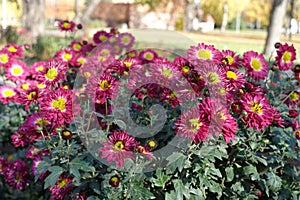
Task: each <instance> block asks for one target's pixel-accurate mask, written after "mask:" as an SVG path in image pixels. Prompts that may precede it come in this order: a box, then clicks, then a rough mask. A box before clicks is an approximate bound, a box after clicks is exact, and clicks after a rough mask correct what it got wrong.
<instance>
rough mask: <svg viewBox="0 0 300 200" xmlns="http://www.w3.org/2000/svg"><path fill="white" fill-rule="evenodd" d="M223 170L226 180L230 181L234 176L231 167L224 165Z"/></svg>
mask: <svg viewBox="0 0 300 200" xmlns="http://www.w3.org/2000/svg"><path fill="white" fill-rule="evenodd" d="M225 172H226V180H227V181H228V182H231V181H232V180H233V178H234V173H233V167H226V169H225Z"/></svg>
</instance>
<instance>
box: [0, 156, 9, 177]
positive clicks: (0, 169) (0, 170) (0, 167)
mask: <svg viewBox="0 0 300 200" xmlns="http://www.w3.org/2000/svg"><path fill="white" fill-rule="evenodd" d="M7 166H8V161H7V160H6V159H4V158H2V157H0V175H1V174H2V175H3V174H4V173H5V172H6V170H7Z"/></svg>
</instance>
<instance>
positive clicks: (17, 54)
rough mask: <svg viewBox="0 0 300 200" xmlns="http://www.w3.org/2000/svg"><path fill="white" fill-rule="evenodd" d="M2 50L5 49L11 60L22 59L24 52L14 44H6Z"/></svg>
mask: <svg viewBox="0 0 300 200" xmlns="http://www.w3.org/2000/svg"><path fill="white" fill-rule="evenodd" d="M4 49H6V50H7V51H8V52H9V54H10V56H11V57H12V58H23V57H24V50H23V48H22V47H21V46H19V45H17V44H14V43H10V44H7V45H6V46H5V47H4Z"/></svg>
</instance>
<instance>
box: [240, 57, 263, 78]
mask: <svg viewBox="0 0 300 200" xmlns="http://www.w3.org/2000/svg"><path fill="white" fill-rule="evenodd" d="M243 61H244V62H243V64H244V66H245V67H246V74H247V75H248V76H249V77H250V78H253V79H255V80H258V81H259V80H263V79H265V78H266V76H267V74H268V63H267V62H266V60H265V58H264V56H263V54H258V53H257V52H254V51H247V52H246V53H244V55H243Z"/></svg>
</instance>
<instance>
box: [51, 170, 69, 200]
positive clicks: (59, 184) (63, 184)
mask: <svg viewBox="0 0 300 200" xmlns="http://www.w3.org/2000/svg"><path fill="white" fill-rule="evenodd" d="M72 182H73V181H72V178H71V177H68V176H67V174H66V173H63V174H62V175H60V177H59V178H58V179H57V181H56V183H55V185H54V186H53V188H52V189H50V191H51V194H52V195H53V197H52V198H51V199H55V200H62V199H64V197H65V196H66V195H68V194H70V192H71V190H72V187H71V186H70V184H71V183H72Z"/></svg>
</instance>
